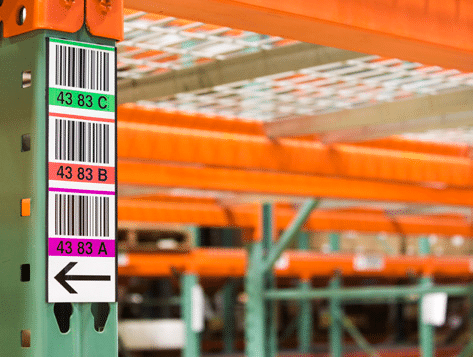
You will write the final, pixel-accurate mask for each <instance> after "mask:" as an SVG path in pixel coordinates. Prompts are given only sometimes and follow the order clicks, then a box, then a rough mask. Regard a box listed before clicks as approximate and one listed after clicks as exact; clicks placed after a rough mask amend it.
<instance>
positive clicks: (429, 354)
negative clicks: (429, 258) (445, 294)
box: [418, 237, 435, 357]
mask: <svg viewBox="0 0 473 357" xmlns="http://www.w3.org/2000/svg"><path fill="white" fill-rule="evenodd" d="M428 254H430V242H429V239H428V238H425V237H423V238H420V239H419V255H421V256H425V255H428ZM419 285H420V286H421V287H425V288H429V287H430V286H432V278H431V277H429V276H423V277H421V278H420V282H419ZM418 311H419V312H418V319H419V344H420V349H421V353H422V357H433V356H434V333H435V329H434V326H432V325H429V324H426V323H424V322H423V319H422V299H419V305H418Z"/></svg>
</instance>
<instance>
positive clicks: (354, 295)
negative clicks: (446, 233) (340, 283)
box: [265, 285, 473, 302]
mask: <svg viewBox="0 0 473 357" xmlns="http://www.w3.org/2000/svg"><path fill="white" fill-rule="evenodd" d="M472 291H473V290H472V288H471V286H466V285H448V286H433V287H429V288H425V287H419V286H412V287H410V286H409V287H408V286H395V287H391V286H386V287H374V288H373V287H366V288H365V287H357V288H344V289H337V290H334V289H311V290H304V291H302V290H300V289H283V290H269V291H267V292H266V293H265V298H266V299H268V300H306V299H332V298H336V299H341V300H350V299H359V300H371V299H382V298H383V299H387V300H392V299H393V298H402V297H406V296H409V295H424V294H429V293H438V292H444V293H447V294H448V295H450V296H465V295H468V294H471V293H472ZM377 302H380V300H377Z"/></svg>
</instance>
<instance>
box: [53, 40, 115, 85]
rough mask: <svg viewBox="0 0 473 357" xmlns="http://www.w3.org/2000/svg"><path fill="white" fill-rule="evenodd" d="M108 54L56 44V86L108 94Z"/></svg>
mask: <svg viewBox="0 0 473 357" xmlns="http://www.w3.org/2000/svg"><path fill="white" fill-rule="evenodd" d="M109 79H110V53H108V52H107V51H100V50H93V49H87V48H79V47H70V46H63V45H59V44H56V85H60V86H67V87H73V88H81V89H92V90H99V91H105V92H108V91H109V90H110V83H109Z"/></svg>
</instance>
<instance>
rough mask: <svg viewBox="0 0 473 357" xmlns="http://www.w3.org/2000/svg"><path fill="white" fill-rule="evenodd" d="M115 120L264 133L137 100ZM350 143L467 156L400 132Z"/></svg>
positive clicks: (258, 127)
mask: <svg viewBox="0 0 473 357" xmlns="http://www.w3.org/2000/svg"><path fill="white" fill-rule="evenodd" d="M118 120H119V122H131V123H142V124H151V125H161V126H171V127H175V128H187V129H197V130H206V131H217V132H225V133H233V134H245V135H257V136H261V137H266V135H265V134H264V129H263V125H262V123H261V122H258V121H248V120H242V119H227V118H223V117H219V116H207V115H203V114H202V115H200V114H188V113H183V112H178V111H174V112H171V111H166V110H164V109H153V108H146V107H143V106H139V105H137V104H123V105H121V106H119V107H118ZM305 140H309V141H314V138H313V137H311V138H305ZM297 141H300V138H298V139H297ZM351 145H353V146H362V147H370V148H380V149H388V150H399V151H412V152H418V153H425V154H434V155H446V156H459V157H465V158H470V157H471V154H470V152H471V150H470V148H469V147H468V145H465V144H446V143H445V144H439V143H429V142H422V141H414V140H408V139H404V138H402V137H400V136H393V137H390V138H385V139H379V140H372V141H368V142H363V143H357V144H351Z"/></svg>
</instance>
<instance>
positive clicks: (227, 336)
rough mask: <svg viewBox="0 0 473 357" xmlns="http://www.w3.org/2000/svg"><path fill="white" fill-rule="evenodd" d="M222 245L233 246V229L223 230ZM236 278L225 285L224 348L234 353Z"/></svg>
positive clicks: (227, 351)
mask: <svg viewBox="0 0 473 357" xmlns="http://www.w3.org/2000/svg"><path fill="white" fill-rule="evenodd" d="M222 245H223V246H224V247H232V246H233V230H232V229H229V228H226V229H223V230H222ZM236 287H237V283H236V281H235V279H232V278H230V279H228V280H227V282H226V283H225V285H224V287H223V350H224V352H225V353H233V352H234V350H235V333H236V331H235V302H236V301H235V300H236V293H237V291H236Z"/></svg>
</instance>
